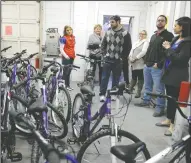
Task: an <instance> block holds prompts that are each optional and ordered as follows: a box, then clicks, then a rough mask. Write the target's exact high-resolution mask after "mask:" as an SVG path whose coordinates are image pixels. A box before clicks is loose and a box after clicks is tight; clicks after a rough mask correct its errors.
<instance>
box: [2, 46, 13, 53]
mask: <svg viewBox="0 0 191 163" xmlns="http://www.w3.org/2000/svg"><path fill="white" fill-rule="evenodd" d="M10 48H12V46H8V47H6V48H4V49H2V50H1V52H6V51H7V50H8V49H10Z"/></svg>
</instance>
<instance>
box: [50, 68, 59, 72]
mask: <svg viewBox="0 0 191 163" xmlns="http://www.w3.org/2000/svg"><path fill="white" fill-rule="evenodd" d="M50 71H51V72H53V73H57V72H58V71H59V69H58V68H57V67H51V69H50Z"/></svg>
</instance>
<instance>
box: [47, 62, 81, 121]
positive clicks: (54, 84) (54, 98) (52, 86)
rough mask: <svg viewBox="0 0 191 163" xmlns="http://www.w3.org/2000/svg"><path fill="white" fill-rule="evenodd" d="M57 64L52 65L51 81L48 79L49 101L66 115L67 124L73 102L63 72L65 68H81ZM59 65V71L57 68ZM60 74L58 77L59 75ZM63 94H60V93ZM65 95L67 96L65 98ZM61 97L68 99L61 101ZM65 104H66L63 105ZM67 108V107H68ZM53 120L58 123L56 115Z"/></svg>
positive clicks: (53, 115)
mask: <svg viewBox="0 0 191 163" xmlns="http://www.w3.org/2000/svg"><path fill="white" fill-rule="evenodd" d="M44 62H48V63H51V62H52V61H48V60H44ZM54 62H55V64H54V65H52V66H53V67H52V68H51V70H50V71H51V72H52V74H50V76H49V79H48V82H47V83H48V84H47V90H48V101H50V102H51V103H52V104H54V105H55V106H57V109H58V110H59V111H60V112H61V113H62V114H63V115H64V117H65V119H66V122H67V123H68V122H69V120H70V117H71V110H72V101H71V97H70V94H69V92H68V90H67V89H66V87H65V83H64V80H63V78H62V77H63V74H64V73H65V72H64V71H63V69H64V68H66V67H67V68H69V69H75V68H78V69H79V68H80V67H78V66H75V65H66V66H65V65H64V66H62V65H61V64H60V63H59V62H56V61H55V60H54ZM57 65H58V67H59V69H58V68H57ZM57 73H58V75H57ZM61 92H62V93H63V94H60V95H59V93H61ZM64 95H65V96H64ZM59 97H66V99H62V100H59V99H58V98H59ZM63 103H64V104H63ZM66 106H67V107H66ZM51 115H52V119H53V120H54V122H55V123H56V121H57V120H56V116H55V114H54V113H52V114H51Z"/></svg>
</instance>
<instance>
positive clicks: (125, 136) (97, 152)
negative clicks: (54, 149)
mask: <svg viewBox="0 0 191 163" xmlns="http://www.w3.org/2000/svg"><path fill="white" fill-rule="evenodd" d="M110 136H111V131H110V130H103V131H100V132H97V133H95V134H94V135H92V136H91V137H89V139H88V140H87V141H86V142H85V143H84V144H83V145H82V146H81V148H80V151H79V152H78V155H77V160H78V161H79V162H80V163H85V162H91V163H94V162H95V163H97V162H104V163H112V160H111V155H112V154H111V153H110V148H111V140H110ZM98 139H99V140H98ZM102 139H103V140H102ZM122 140H123V142H122ZM124 140H125V141H124ZM102 141H103V142H102ZM119 141H120V143H122V144H123V145H124V144H126V145H128V144H132V143H136V142H139V141H140V140H139V139H138V138H137V137H136V136H134V135H132V134H131V133H129V132H126V131H123V130H118V138H117V140H116V139H115V143H116V144H115V145H117V144H118V143H119ZM101 142H102V143H101ZM96 143H98V144H97V145H96ZM91 145H92V148H89V147H90V146H91ZM104 147H106V148H105V149H104ZM101 152H103V154H101ZM98 156H102V157H101V158H98ZM149 158H150V154H149V152H148V150H147V148H145V149H144V150H143V151H142V152H140V153H139V154H138V155H137V157H136V158H135V160H136V163H144V162H145V161H146V160H148V159H149ZM88 160H89V161H88ZM116 161H117V162H118V163H119V162H120V163H123V162H122V161H120V160H119V159H117V158H116Z"/></svg>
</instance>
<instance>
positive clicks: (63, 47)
mask: <svg viewBox="0 0 191 163" xmlns="http://www.w3.org/2000/svg"><path fill="white" fill-rule="evenodd" d="M63 34H64V35H63V37H61V38H60V52H61V55H62V64H63V65H68V64H73V62H74V58H75V57H76V55H75V36H74V35H73V29H72V27H70V26H67V25H66V26H65V27H64V32H63ZM65 72H66V73H65V74H63V78H64V80H65V84H66V88H67V89H68V90H70V91H71V90H73V88H71V87H70V73H71V69H67V70H66V69H65Z"/></svg>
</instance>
